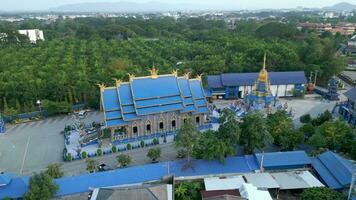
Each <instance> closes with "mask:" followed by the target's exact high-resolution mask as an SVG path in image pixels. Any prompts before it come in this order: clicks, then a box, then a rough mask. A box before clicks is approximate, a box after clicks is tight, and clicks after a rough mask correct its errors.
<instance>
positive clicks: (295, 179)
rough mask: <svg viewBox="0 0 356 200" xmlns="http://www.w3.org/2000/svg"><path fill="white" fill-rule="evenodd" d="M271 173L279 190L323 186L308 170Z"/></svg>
mask: <svg viewBox="0 0 356 200" xmlns="http://www.w3.org/2000/svg"><path fill="white" fill-rule="evenodd" d="M271 175H272V177H273V178H274V179H275V180H276V182H277V184H278V185H279V186H280V189H281V190H290V189H304V188H311V187H324V185H323V184H322V183H320V181H319V180H318V179H316V178H315V177H314V176H313V175H312V174H311V173H310V172H308V171H290V172H276V173H271Z"/></svg>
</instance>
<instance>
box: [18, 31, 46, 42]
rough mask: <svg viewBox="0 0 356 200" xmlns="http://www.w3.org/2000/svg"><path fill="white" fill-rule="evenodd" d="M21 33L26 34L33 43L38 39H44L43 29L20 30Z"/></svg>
mask: <svg viewBox="0 0 356 200" xmlns="http://www.w3.org/2000/svg"><path fill="white" fill-rule="evenodd" d="M19 33H20V34H22V35H26V36H27V37H28V39H29V40H30V41H31V43H36V42H37V41H38V40H44V35H43V31H42V30H39V29H29V30H19Z"/></svg>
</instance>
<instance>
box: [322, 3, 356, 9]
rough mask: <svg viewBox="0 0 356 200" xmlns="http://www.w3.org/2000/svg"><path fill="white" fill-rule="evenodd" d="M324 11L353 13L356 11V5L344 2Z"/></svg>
mask: <svg viewBox="0 0 356 200" xmlns="http://www.w3.org/2000/svg"><path fill="white" fill-rule="evenodd" d="M322 9H323V10H327V11H353V10H356V5H353V4H350V3H347V2H342V3H338V4H335V5H333V6H328V7H324V8H322Z"/></svg>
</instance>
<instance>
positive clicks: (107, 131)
mask: <svg viewBox="0 0 356 200" xmlns="http://www.w3.org/2000/svg"><path fill="white" fill-rule="evenodd" d="M110 137H111V130H110V129H108V128H107V129H104V130H103V132H102V136H101V138H103V139H106V138H110Z"/></svg>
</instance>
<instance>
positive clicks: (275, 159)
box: [255, 151, 311, 169]
mask: <svg viewBox="0 0 356 200" xmlns="http://www.w3.org/2000/svg"><path fill="white" fill-rule="evenodd" d="M262 155H263V167H264V168H266V169H277V168H289V167H293V168H294V167H296V166H300V167H303V166H305V165H310V164H311V159H310V158H309V157H308V155H307V154H306V153H305V151H287V152H273V153H263V154H262V153H258V154H255V156H256V158H257V162H258V165H261V161H262Z"/></svg>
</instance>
